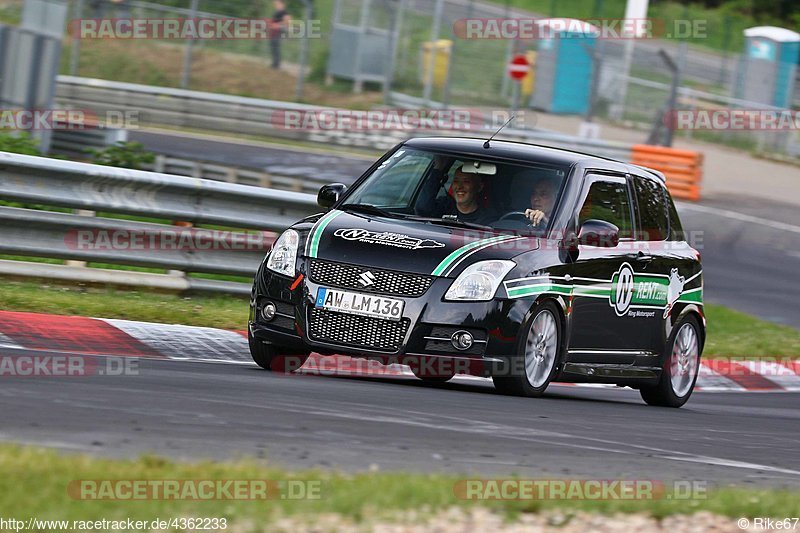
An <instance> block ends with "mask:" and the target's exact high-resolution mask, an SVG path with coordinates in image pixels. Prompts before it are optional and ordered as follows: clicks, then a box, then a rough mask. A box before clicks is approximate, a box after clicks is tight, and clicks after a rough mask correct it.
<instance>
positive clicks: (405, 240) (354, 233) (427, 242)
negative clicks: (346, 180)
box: [333, 228, 445, 250]
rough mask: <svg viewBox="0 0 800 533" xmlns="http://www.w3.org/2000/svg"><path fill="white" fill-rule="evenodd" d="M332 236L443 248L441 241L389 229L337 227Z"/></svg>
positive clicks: (393, 245) (414, 246)
mask: <svg viewBox="0 0 800 533" xmlns="http://www.w3.org/2000/svg"><path fill="white" fill-rule="evenodd" d="M333 235H334V237H339V238H341V239H344V240H346V241H357V242H361V243H364V244H382V245H384V246H392V247H395V248H403V249H406V250H419V249H421V248H444V246H445V244H444V243H443V242H439V241H434V240H431V239H416V238H414V237H409V236H408V235H405V234H403V233H392V232H390V231H369V230H365V229H357V228H350V229H344V228H342V229H337V230H336V231H335V232H333Z"/></svg>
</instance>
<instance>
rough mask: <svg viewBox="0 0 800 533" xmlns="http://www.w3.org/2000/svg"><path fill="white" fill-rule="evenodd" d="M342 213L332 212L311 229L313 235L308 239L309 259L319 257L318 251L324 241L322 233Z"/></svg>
mask: <svg viewBox="0 0 800 533" xmlns="http://www.w3.org/2000/svg"><path fill="white" fill-rule="evenodd" d="M341 214H342V212H341V211H331V212H330V213H328V214H327V215H325V216H324V217H322V218H321V219H319V221H318V222H317V225H316V226H315V227H313V228H311V235H310V236H309V238H308V242H309V246H308V254H307V255H308V257H317V251H318V250H319V241H320V240H321V239H322V233H323V232H324V231H325V227H326V226H327V225H328V224H330V222H331V220H333V219H334V218H336V217H338V216H339V215H341Z"/></svg>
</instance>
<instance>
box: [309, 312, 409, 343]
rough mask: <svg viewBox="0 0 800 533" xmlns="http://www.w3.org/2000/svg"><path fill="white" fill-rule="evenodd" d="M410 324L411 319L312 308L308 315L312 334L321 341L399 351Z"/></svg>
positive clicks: (312, 337) (310, 334) (313, 337)
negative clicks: (383, 317) (391, 318)
mask: <svg viewBox="0 0 800 533" xmlns="http://www.w3.org/2000/svg"><path fill="white" fill-rule="evenodd" d="M409 323H410V321H409V320H408V319H407V318H406V319H403V320H399V321H392V320H383V319H380V318H371V317H366V316H358V315H348V314H346V313H337V312H335V311H327V310H325V309H317V308H315V307H312V308H311V309H310V310H309V317H308V336H309V337H310V338H311V339H313V340H316V341H320V342H329V343H333V344H344V345H347V346H353V347H360V348H365V349H369V350H376V351H383V352H398V351H399V350H400V347H401V346H402V345H403V339H404V338H405V335H406V331H407V330H408V326H409Z"/></svg>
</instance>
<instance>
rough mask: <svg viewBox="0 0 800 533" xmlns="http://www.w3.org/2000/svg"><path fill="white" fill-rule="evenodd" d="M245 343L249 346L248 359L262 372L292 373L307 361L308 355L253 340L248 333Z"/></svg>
mask: <svg viewBox="0 0 800 533" xmlns="http://www.w3.org/2000/svg"><path fill="white" fill-rule="evenodd" d="M247 341H248V344H249V345H250V357H252V358H253V361H255V363H256V364H257V365H258V366H260V367H261V368H263V369H264V370H270V371H272V372H281V373H289V372H294V371H295V370H298V369H299V368H300V367H301V366H303V363H305V362H306V359H308V355H309V354H308V353H302V352H293V351H292V350H289V349H288V348H281V347H279V346H275V345H274V344H266V343H264V342H261V341H260V340H258V339H255V338H253V336H252V335H251V334H250V333H249V332H248V334H247Z"/></svg>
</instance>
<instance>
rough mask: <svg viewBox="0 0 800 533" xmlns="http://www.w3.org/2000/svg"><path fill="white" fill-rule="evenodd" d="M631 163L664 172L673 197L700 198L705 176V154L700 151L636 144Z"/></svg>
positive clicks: (632, 151)
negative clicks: (701, 183) (701, 184)
mask: <svg viewBox="0 0 800 533" xmlns="http://www.w3.org/2000/svg"><path fill="white" fill-rule="evenodd" d="M631 163H633V164H634V165H641V166H643V167H649V168H652V169H653V170H658V171H660V172H663V173H664V176H666V178H667V188H668V189H669V192H670V193H671V194H672V196H673V198H680V199H681V200H692V201H697V200H699V199H700V181H701V180H702V178H703V154H701V153H700V152H693V151H691V150H676V149H675V148H665V147H663V146H651V145H649V144H636V145H634V146H633V149H632V150H631Z"/></svg>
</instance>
